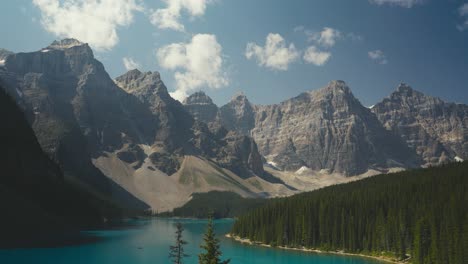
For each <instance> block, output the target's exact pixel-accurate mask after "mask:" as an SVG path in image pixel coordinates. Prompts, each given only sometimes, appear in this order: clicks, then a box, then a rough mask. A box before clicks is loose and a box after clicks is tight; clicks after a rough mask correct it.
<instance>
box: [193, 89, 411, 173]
mask: <svg viewBox="0 0 468 264" xmlns="http://www.w3.org/2000/svg"><path fill="white" fill-rule="evenodd" d="M192 99H193V98H192V97H189V100H192ZM186 107H187V105H186ZM210 109H212V110H210ZM198 111H199V110H198ZM203 111H205V112H208V111H213V112H212V113H211V114H210V116H212V117H213V116H217V117H218V119H210V120H211V122H214V123H219V124H222V125H223V126H224V127H226V128H227V129H229V130H232V131H236V132H237V133H239V134H242V135H251V136H252V137H253V138H254V139H255V141H256V143H257V144H258V149H259V151H260V153H261V154H262V155H264V156H265V157H266V158H267V159H268V160H269V161H270V162H271V163H272V164H275V166H276V167H277V168H279V169H282V170H288V171H295V170H298V169H299V168H301V167H303V166H306V167H308V168H310V169H313V170H322V169H325V170H327V171H328V172H338V173H342V174H345V175H357V174H361V173H364V172H366V171H367V170H368V169H373V168H380V169H385V168H391V167H412V166H416V165H417V164H418V161H417V157H416V156H415V153H413V151H411V150H410V149H409V148H408V147H407V146H406V145H405V143H404V142H403V141H402V140H401V139H400V138H399V137H398V136H396V135H393V134H392V133H390V132H388V131H386V130H385V129H384V128H383V127H382V125H381V124H380V122H379V120H378V119H377V118H376V116H375V115H374V114H373V113H372V112H371V111H370V110H369V109H367V108H366V107H364V106H362V105H361V103H360V102H359V101H358V100H357V99H356V98H355V97H354V96H353V94H352V93H351V91H350V89H349V88H348V86H347V85H346V84H345V83H344V82H342V81H333V82H331V83H329V84H328V85H327V86H326V87H324V88H322V89H319V90H316V91H311V92H306V93H303V94H301V95H299V96H297V97H295V98H292V99H290V100H286V101H284V102H282V103H280V104H275V105H266V106H262V105H253V104H251V103H250V102H249V100H248V99H247V98H246V97H245V95H242V94H241V95H237V96H234V97H233V98H232V99H231V101H230V102H229V103H227V104H226V105H224V106H222V107H221V108H219V109H218V110H217V114H215V112H214V111H216V109H215V108H214V107H210V108H208V107H204V108H203ZM191 112H192V114H194V113H193V112H194V111H191ZM194 115H196V113H195V114H194Z"/></svg>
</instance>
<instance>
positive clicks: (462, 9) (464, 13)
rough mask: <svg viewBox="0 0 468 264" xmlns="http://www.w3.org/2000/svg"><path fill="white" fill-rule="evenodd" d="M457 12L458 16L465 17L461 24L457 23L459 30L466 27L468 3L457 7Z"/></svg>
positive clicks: (467, 23) (467, 22) (467, 26)
mask: <svg viewBox="0 0 468 264" xmlns="http://www.w3.org/2000/svg"><path fill="white" fill-rule="evenodd" d="M458 12H459V13H460V16H461V17H463V18H464V19H465V21H464V22H463V23H462V24H461V25H458V26H457V28H458V29H459V30H460V31H463V30H466V29H468V3H466V4H464V5H462V6H461V7H460V8H459V9H458Z"/></svg>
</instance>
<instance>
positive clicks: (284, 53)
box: [245, 33, 299, 71]
mask: <svg viewBox="0 0 468 264" xmlns="http://www.w3.org/2000/svg"><path fill="white" fill-rule="evenodd" d="M245 57H246V58H247V59H252V58H256V60H257V62H258V65H260V66H264V67H267V68H270V69H273V70H283V71H285V70H287V69H288V67H289V64H290V63H292V62H294V61H296V60H297V59H298V58H299V51H297V50H296V47H295V46H294V44H293V43H291V44H289V46H287V45H286V41H285V40H284V38H283V37H282V36H281V35H280V34H273V33H270V34H268V36H267V38H266V42H265V46H264V47H262V46H259V45H257V44H256V43H252V42H250V43H248V44H247V48H246V50H245Z"/></svg>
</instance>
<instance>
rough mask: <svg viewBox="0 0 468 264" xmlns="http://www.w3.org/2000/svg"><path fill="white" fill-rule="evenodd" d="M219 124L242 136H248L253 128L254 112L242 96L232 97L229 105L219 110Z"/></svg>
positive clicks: (252, 107)
mask: <svg viewBox="0 0 468 264" xmlns="http://www.w3.org/2000/svg"><path fill="white" fill-rule="evenodd" d="M219 115H220V119H221V124H222V125H223V126H224V127H226V128H227V129H229V130H234V131H237V132H239V133H240V134H242V135H250V131H251V130H252V129H253V128H254V127H255V110H254V106H253V105H252V104H251V103H250V102H249V100H248V99H247V97H246V96H245V95H244V94H238V95H236V96H234V97H233V98H232V99H231V101H230V102H229V103H227V104H226V105H224V106H222V107H221V108H220V109H219Z"/></svg>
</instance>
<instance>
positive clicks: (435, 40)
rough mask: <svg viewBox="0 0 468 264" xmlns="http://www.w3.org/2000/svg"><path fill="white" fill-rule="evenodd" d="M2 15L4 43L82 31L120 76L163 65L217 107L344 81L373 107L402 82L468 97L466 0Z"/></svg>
mask: <svg viewBox="0 0 468 264" xmlns="http://www.w3.org/2000/svg"><path fill="white" fill-rule="evenodd" d="M0 23H2V24H3V25H2V27H0V36H2V37H1V38H0V47H2V48H6V49H8V50H11V51H14V52H20V51H33V50H39V49H40V48H43V47H45V46H47V45H48V44H49V43H51V42H52V41H53V40H54V39H60V38H64V37H75V38H78V39H80V40H82V41H84V42H88V43H90V45H91V46H92V47H93V49H94V50H95V55H96V57H97V58H98V59H99V60H100V61H101V62H103V64H104V65H105V67H106V69H107V71H108V72H109V74H110V75H111V76H112V77H116V76H118V75H120V74H122V73H124V72H125V71H126V66H127V68H133V67H138V68H139V69H140V70H142V71H159V72H161V76H162V78H163V80H164V82H165V83H166V85H167V86H168V89H169V90H170V91H171V92H173V94H174V96H177V97H178V98H182V97H183V96H184V95H186V94H190V93H192V92H194V91H198V90H204V91H205V92H206V93H207V94H208V95H210V96H211V97H212V98H213V100H214V101H215V103H217V104H218V105H222V104H224V103H226V102H227V101H228V100H229V99H230V97H231V96H232V95H233V94H235V93H237V92H239V91H243V92H244V93H245V94H246V95H247V96H248V97H249V99H250V100H251V101H252V102H253V103H258V104H269V103H277V102H280V101H282V100H285V99H287V98H290V97H293V96H296V95H298V94H299V93H301V92H303V91H306V90H312V89H317V88H320V87H323V86H324V85H326V84H327V83H328V82H329V81H330V80H335V79H340V80H344V81H346V82H347V83H348V85H349V86H350V87H351V89H352V91H353V93H354V94H355V96H356V97H357V98H359V99H360V100H361V102H362V103H363V104H364V105H366V106H369V105H372V104H375V103H376V102H378V101H379V100H381V99H382V98H383V97H385V96H388V95H389V94H390V93H391V92H392V91H393V90H394V89H395V88H396V86H397V85H398V84H399V83H400V82H406V83H408V84H409V85H411V86H412V87H413V88H415V89H417V90H420V91H422V92H425V93H427V94H430V95H434V96H438V97H441V98H442V99H445V100H447V101H453V102H459V103H468V1H466V0H352V1H351V0H323V1H321V0H314V1H311V0H294V1H286V0H145V1H139V0H73V1H72V0H16V1H3V2H2V3H1V9H0ZM124 58H125V61H126V62H127V65H124ZM174 92H175V93H174Z"/></svg>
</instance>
